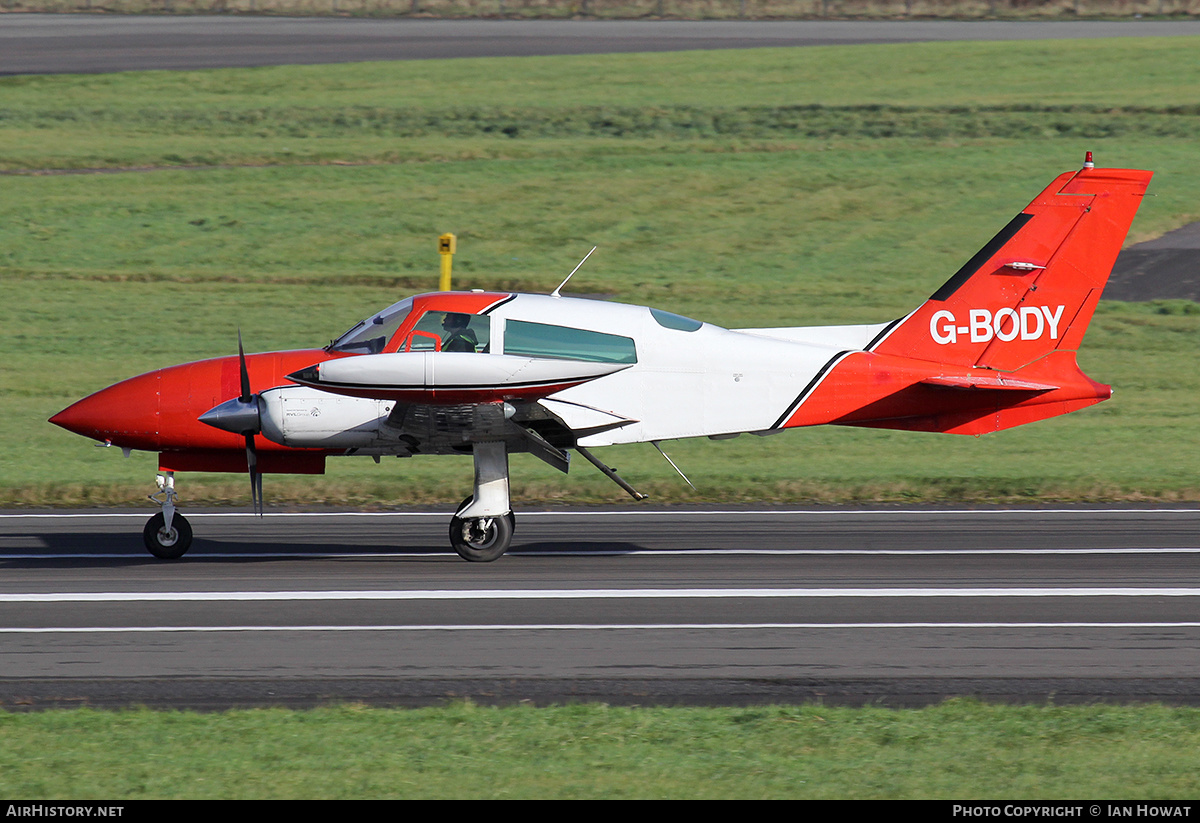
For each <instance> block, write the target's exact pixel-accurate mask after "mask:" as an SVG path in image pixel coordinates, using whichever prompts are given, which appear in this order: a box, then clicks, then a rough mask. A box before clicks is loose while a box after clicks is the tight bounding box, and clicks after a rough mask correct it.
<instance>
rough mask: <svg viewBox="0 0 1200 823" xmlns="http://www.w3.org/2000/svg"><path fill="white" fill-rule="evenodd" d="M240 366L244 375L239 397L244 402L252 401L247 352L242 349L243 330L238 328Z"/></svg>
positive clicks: (242, 375)
mask: <svg viewBox="0 0 1200 823" xmlns="http://www.w3.org/2000/svg"><path fill="white" fill-rule="evenodd" d="M238 366H239V367H240V368H239V370H240V372H241V377H242V395H241V397H239V398H238V400H241V401H242V402H243V403H249V402H250V372H249V371H248V370H247V369H246V352H245V351H244V350H243V349H242V330H241V329H238Z"/></svg>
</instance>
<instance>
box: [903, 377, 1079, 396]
mask: <svg viewBox="0 0 1200 823" xmlns="http://www.w3.org/2000/svg"><path fill="white" fill-rule="evenodd" d="M920 382H921V383H924V384H925V385H927V386H941V387H942V388H947V389H975V390H978V389H985V390H988V391H997V390H999V391H1028V392H1047V391H1055V390H1056V389H1059V388H1062V387H1061V386H1055V385H1052V384H1050V383H1037V382H1034V381H1033V380H1020V379H1018V378H1016V377H1010V376H1008V375H1003V374H981V375H969V376H967V375H949V376H947V375H938V376H936V377H926V378H925V379H924V380H921V381H920Z"/></svg>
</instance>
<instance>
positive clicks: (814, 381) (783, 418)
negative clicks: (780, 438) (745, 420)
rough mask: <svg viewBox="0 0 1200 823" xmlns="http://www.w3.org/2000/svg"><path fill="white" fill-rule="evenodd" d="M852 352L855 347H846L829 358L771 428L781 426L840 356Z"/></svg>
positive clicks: (838, 360) (839, 359) (840, 359)
mask: <svg viewBox="0 0 1200 823" xmlns="http://www.w3.org/2000/svg"><path fill="white" fill-rule="evenodd" d="M854 352H855V349H846V350H845V351H840V352H838V353H837V354H835V355H834V356H833V357H831V358H829V362H828V363H826V364H825V365H824V366H822V367H821V369H820V371H818V372H817V373H816V375H814V376H813V379H812V380H809V381H808V385H807V386H805V387H804V391H802V392H800V394H798V395H796V399H795V400H793V401H792V403H791V405H789V406H788V407H787V411H785V412H784V413H783V414H782V415H780V416H779V419H778V420H776V421H775V423H774V424H773V425H772V426H771V428H772V429H779V428H783V424H784V423H786V422H787V420H788V418H789V417H791V416H792V415H793V414H795V413H796V409H798V408H800V404H801V403H803V402H804V401H805V400H807V399H808V396H809V395H810V394H812V393H813V390H814V389H816V387H817V386H818V385H819V384H820V382H821V381H822V380H823V379H824V378H825V375H826V374H828V373H829V370H830V369H832V368H833V367H834V366H836V365H837V364H838V363H840V362H841V361H842V358H844V357H846V356H848V355H851V354H854Z"/></svg>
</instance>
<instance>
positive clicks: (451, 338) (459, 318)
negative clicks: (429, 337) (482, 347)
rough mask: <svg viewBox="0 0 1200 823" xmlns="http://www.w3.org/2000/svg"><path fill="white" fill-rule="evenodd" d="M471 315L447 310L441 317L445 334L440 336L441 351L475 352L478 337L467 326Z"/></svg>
mask: <svg viewBox="0 0 1200 823" xmlns="http://www.w3.org/2000/svg"><path fill="white" fill-rule="evenodd" d="M470 322H471V315H469V314H461V313H459V312H448V313H447V314H446V316H445V317H444V318H443V319H442V329H443V331H445V332H446V336H445V337H444V338H442V351H466V352H475V351H476V349H477V347H478V346H479V339H478V338H477V337H476V336H475V331H474V330H473V329H471V328H470V327H469V324H470Z"/></svg>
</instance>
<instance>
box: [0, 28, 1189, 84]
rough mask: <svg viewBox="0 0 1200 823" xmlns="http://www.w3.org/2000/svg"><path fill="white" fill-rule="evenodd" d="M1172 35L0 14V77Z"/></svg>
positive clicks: (1167, 32)
mask: <svg viewBox="0 0 1200 823" xmlns="http://www.w3.org/2000/svg"><path fill="white" fill-rule="evenodd" d="M1176 35H1200V21H1194V20H1173V21H1147V20H1131V21H1127V22H1106V21H1080V22H1031V23H1022V22H1004V21H986V22H964V21H912V22H907V21H866V22H863V21H779V20H774V21H678V20H675V21H671V20H661V21H633V20H608V21H601V20H594V21H589V20H428V19H425V20H403V19H401V20H361V19H357V20H356V19H346V18H318V17H308V18H284V17H244V16H226V17H215V16H213V17H203V16H200V17H182V16H180V17H176V16H155V15H146V16H138V15H130V16H121V15H87V14H71V15H55V14H0V74H54V73H62V72H71V73H76V72H79V73H86V72H111V71H130V70H144V69H208V68H223V67H237V66H242V67H245V66H273V65H282V64H301V63H308V64H319V63H347V62H358V61H369V60H423V59H430V58H452V57H512V56H530V55H553V54H602V53H619V52H648V51H681V50H687V49H731V48H758V47H764V46H816V45H852V44H860V43H911V42H923V41H934V40H1033V39H1036V40H1044V39H1076V38H1086V37H1130V36H1135V37H1163V36H1176Z"/></svg>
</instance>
